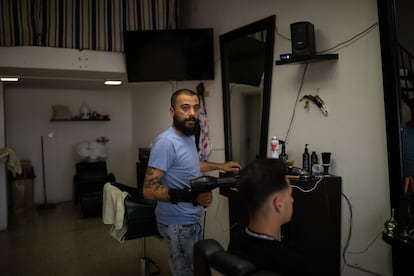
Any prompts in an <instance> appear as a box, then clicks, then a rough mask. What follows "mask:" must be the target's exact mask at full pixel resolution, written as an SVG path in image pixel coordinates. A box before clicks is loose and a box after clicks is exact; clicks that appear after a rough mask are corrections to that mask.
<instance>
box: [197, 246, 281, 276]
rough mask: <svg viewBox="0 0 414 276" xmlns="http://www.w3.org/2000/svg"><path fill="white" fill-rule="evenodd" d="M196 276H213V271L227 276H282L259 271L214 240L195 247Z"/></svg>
mask: <svg viewBox="0 0 414 276" xmlns="http://www.w3.org/2000/svg"><path fill="white" fill-rule="evenodd" d="M193 254H194V275H197V276H211V275H212V273H211V272H212V269H214V270H215V271H217V272H219V273H221V274H222V275H226V276H245V275H251V276H282V275H280V274H277V273H274V272H271V271H266V270H257V268H256V266H255V265H254V264H253V263H251V262H249V261H248V260H245V259H242V258H240V257H238V256H235V255H232V254H230V253H229V252H227V251H225V250H224V248H223V246H221V244H219V243H218V242H217V241H216V240H214V239H205V240H201V241H199V242H197V243H196V244H195V245H194V253H193Z"/></svg>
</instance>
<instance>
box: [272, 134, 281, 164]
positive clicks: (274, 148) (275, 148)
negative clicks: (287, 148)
mask: <svg viewBox="0 0 414 276" xmlns="http://www.w3.org/2000/svg"><path fill="white" fill-rule="evenodd" d="M270 152H271V157H272V158H275V159H277V158H279V140H278V139H277V138H276V136H273V137H272V140H271V141H270Z"/></svg>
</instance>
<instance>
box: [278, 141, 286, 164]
mask: <svg viewBox="0 0 414 276" xmlns="http://www.w3.org/2000/svg"><path fill="white" fill-rule="evenodd" d="M279 157H280V158H282V160H283V161H284V162H286V161H287V160H288V155H287V153H286V145H285V143H283V144H282V153H280V156H279Z"/></svg>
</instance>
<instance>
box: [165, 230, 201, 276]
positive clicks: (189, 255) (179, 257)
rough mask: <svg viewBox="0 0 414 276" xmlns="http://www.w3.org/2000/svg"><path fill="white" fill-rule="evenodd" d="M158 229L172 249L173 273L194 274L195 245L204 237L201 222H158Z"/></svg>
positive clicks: (179, 275)
mask: <svg viewBox="0 0 414 276" xmlns="http://www.w3.org/2000/svg"><path fill="white" fill-rule="evenodd" d="M158 230H159V232H160V235H161V236H162V237H163V238H164V240H165V241H167V243H168V247H169V249H170V261H169V263H170V269H171V272H172V275H173V276H191V275H193V247H194V244H195V243H196V242H198V241H199V240H201V239H202V238H203V234H202V230H201V225H200V223H195V224H185V225H165V224H161V223H158Z"/></svg>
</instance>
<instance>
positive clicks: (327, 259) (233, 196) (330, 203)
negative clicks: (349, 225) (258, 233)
mask: <svg viewBox="0 0 414 276" xmlns="http://www.w3.org/2000/svg"><path fill="white" fill-rule="evenodd" d="M291 184H292V187H293V189H292V196H293V198H294V203H293V216H292V219H291V221H290V222H289V223H287V224H285V225H283V226H282V229H281V239H282V242H283V243H284V244H286V245H288V246H290V247H292V248H294V249H295V250H296V251H298V252H300V253H301V254H303V255H304V256H305V257H306V258H308V261H309V262H310V263H311V264H312V265H313V266H314V269H315V271H317V272H318V273H319V274H320V275H338V276H339V275H340V265H341V193H342V192H341V190H342V188H341V185H342V179H341V177H338V176H329V177H324V178H322V179H319V180H318V179H310V180H301V179H291ZM220 194H221V195H223V196H225V197H227V198H228V200H229V204H228V206H229V220H230V229H231V230H230V239H231V238H232V235H233V233H235V231H236V230H237V229H239V228H240V227H244V226H245V225H246V223H247V210H244V209H243V206H242V205H241V204H240V199H239V195H238V190H237V189H236V188H220Z"/></svg>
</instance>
